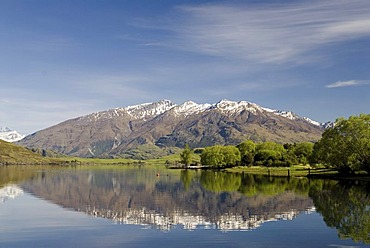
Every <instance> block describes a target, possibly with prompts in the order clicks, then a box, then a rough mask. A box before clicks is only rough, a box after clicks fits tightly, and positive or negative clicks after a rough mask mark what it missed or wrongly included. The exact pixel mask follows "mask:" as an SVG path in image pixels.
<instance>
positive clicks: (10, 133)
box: [0, 127, 25, 142]
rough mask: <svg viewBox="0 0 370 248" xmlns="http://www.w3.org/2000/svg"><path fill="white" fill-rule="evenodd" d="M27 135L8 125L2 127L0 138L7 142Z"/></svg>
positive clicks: (0, 128)
mask: <svg viewBox="0 0 370 248" xmlns="http://www.w3.org/2000/svg"><path fill="white" fill-rule="evenodd" d="M24 137H25V136H24V135H22V134H19V133H18V132H17V131H15V130H12V129H10V128H8V127H0V139H1V140H4V141H7V142H16V141H19V140H21V139H23V138H24Z"/></svg>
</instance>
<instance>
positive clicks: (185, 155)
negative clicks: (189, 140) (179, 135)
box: [180, 144, 193, 166]
mask: <svg viewBox="0 0 370 248" xmlns="http://www.w3.org/2000/svg"><path fill="white" fill-rule="evenodd" d="M192 154H193V151H192V150H191V149H190V147H189V145H188V144H185V148H184V150H183V151H182V152H181V153H180V157H181V161H180V162H181V163H182V164H185V165H186V166H188V165H190V164H191V159H192Z"/></svg>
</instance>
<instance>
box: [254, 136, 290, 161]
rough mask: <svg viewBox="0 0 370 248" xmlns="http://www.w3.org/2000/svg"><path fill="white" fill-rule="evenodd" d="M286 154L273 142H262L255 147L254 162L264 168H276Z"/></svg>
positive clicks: (281, 146) (282, 147)
mask: <svg viewBox="0 0 370 248" xmlns="http://www.w3.org/2000/svg"><path fill="white" fill-rule="evenodd" d="M284 153H286V150H285V149H284V146H283V145H280V144H277V143H275V142H263V143H259V144H257V146H256V155H255V156H254V161H255V162H256V163H257V164H262V165H265V166H278V165H281V164H282V160H283V155H284Z"/></svg>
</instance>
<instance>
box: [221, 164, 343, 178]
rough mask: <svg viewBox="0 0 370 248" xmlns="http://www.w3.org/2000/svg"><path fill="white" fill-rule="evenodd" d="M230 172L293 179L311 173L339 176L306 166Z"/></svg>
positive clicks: (258, 168) (258, 167) (251, 168)
mask: <svg viewBox="0 0 370 248" xmlns="http://www.w3.org/2000/svg"><path fill="white" fill-rule="evenodd" d="M226 171H228V172H235V173H248V174H258V175H270V176H288V175H289V176H293V177H305V176H307V175H308V174H309V173H311V174H321V175H322V174H337V172H335V171H333V170H328V169H325V168H311V167H310V166H308V165H306V166H304V165H295V166H291V167H263V166H251V167H246V166H239V167H233V168H227V169H226Z"/></svg>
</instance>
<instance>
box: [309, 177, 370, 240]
mask: <svg viewBox="0 0 370 248" xmlns="http://www.w3.org/2000/svg"><path fill="white" fill-rule="evenodd" d="M369 187H370V185H369V183H368V182H362V183H361V182H360V183H357V184H356V185H353V183H352V184H351V182H350V181H349V182H333V181H326V182H325V183H324V184H323V186H322V187H320V188H311V189H310V197H312V199H313V201H314V204H315V207H316V210H317V211H318V212H319V213H320V214H322V216H323V217H324V221H325V223H326V224H327V225H328V226H329V227H334V228H336V229H337V230H338V235H339V237H340V238H342V239H347V238H351V239H353V240H354V241H356V242H363V243H365V244H370V208H369V206H370V195H369Z"/></svg>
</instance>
